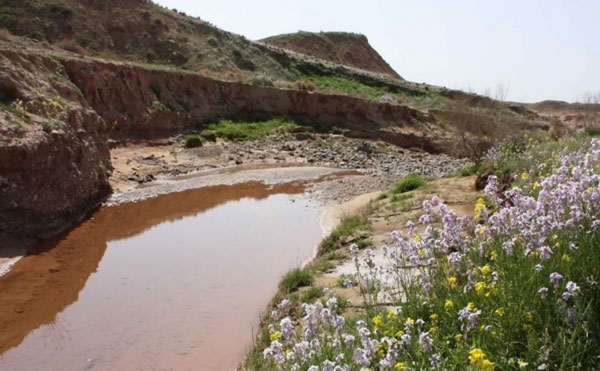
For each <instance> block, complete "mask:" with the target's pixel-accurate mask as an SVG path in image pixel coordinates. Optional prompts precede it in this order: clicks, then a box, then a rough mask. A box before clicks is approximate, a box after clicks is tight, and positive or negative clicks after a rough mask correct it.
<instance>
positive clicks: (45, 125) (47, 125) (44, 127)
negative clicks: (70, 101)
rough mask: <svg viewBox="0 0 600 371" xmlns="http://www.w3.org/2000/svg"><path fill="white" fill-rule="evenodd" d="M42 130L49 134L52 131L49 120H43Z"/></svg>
mask: <svg viewBox="0 0 600 371" xmlns="http://www.w3.org/2000/svg"><path fill="white" fill-rule="evenodd" d="M42 130H43V131H44V133H47V134H50V133H51V132H52V124H50V123H49V122H44V123H43V124H42Z"/></svg>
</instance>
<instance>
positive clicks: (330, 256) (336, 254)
mask: <svg viewBox="0 0 600 371" xmlns="http://www.w3.org/2000/svg"><path fill="white" fill-rule="evenodd" d="M343 258H344V254H342V253H341V252H339V251H332V252H330V253H329V254H327V255H325V260H340V259H343Z"/></svg>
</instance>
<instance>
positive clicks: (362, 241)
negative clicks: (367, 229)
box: [356, 237, 373, 249]
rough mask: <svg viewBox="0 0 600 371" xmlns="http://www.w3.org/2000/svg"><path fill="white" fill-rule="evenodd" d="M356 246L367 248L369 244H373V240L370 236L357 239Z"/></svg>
mask: <svg viewBox="0 0 600 371" xmlns="http://www.w3.org/2000/svg"><path fill="white" fill-rule="evenodd" d="M356 246H358V248H359V249H366V248H367V247H369V246H373V240H372V239H370V238H366V237H365V238H361V239H360V240H358V241H356Z"/></svg>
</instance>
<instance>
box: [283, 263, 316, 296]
mask: <svg viewBox="0 0 600 371" xmlns="http://www.w3.org/2000/svg"><path fill="white" fill-rule="evenodd" d="M312 281H313V272H312V271H310V270H309V269H305V268H295V269H292V270H291V271H289V272H288V273H287V274H286V275H285V276H283V279H282V280H281V284H280V286H281V289H282V290H283V291H284V292H286V293H290V292H294V291H296V290H298V289H299V288H300V287H305V286H310V285H311V284H312Z"/></svg>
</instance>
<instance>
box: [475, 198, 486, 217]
mask: <svg viewBox="0 0 600 371" xmlns="http://www.w3.org/2000/svg"><path fill="white" fill-rule="evenodd" d="M485 209H486V207H485V201H484V200H483V198H481V197H479V198H478V199H477V202H476V203H475V210H474V212H473V214H474V215H473V216H474V218H475V220H479V219H481V212H482V211H483V210H485Z"/></svg>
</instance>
